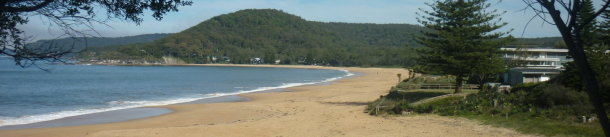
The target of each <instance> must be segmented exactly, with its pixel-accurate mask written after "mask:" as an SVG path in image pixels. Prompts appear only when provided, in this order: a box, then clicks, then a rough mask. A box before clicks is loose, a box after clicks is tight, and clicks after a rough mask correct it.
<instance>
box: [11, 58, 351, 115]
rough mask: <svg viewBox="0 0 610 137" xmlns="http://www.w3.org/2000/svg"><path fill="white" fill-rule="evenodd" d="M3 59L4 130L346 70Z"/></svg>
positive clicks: (325, 77) (301, 81) (330, 76)
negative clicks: (27, 64)
mask: <svg viewBox="0 0 610 137" xmlns="http://www.w3.org/2000/svg"><path fill="white" fill-rule="evenodd" d="M42 67H43V68H47V69H50V70H51V72H44V71H42V70H40V69H37V68H35V67H34V68H26V69H23V68H20V67H16V66H14V63H13V62H12V60H9V59H0V121H1V122H0V126H1V125H15V124H26V123H34V122H40V121H47V120H52V119H58V118H63V117H68V116H75V115H82V114H88V113H95V112H104V111H110V110H117V109H124V108H133V107H140V106H151V105H165V104H175V103H182V102H189V101H194V100H198V99H203V98H209V97H217V96H223V95H232V94H239V93H247V92H255V91H261V90H267V89H276V88H285V87H291V86H298V85H306V84H315V83H319V82H323V81H330V80H334V79H337V78H340V77H344V76H347V75H351V74H350V73H348V72H345V71H337V70H318V69H288V68H242V67H188V66H85V65H43V66H42Z"/></svg>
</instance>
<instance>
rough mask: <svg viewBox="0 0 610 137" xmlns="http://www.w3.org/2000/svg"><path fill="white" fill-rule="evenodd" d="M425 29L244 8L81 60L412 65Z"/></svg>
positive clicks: (91, 52) (86, 55)
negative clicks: (328, 20)
mask: <svg viewBox="0 0 610 137" xmlns="http://www.w3.org/2000/svg"><path fill="white" fill-rule="evenodd" d="M423 30H424V28H423V27H421V26H418V25H410V24H356V23H326V22H315V21H307V20H304V19H302V18H301V17H298V16H295V15H292V14H288V13H285V12H283V11H280V10H274V9H248V10H241V11H237V12H234V13H230V14H224V15H220V16H216V17H213V18H211V19H209V20H206V21H204V22H201V23H200V24H198V25H195V26H193V27H191V28H189V29H186V30H184V31H182V32H180V33H176V34H172V35H170V36H167V37H165V38H163V39H159V40H156V41H154V42H150V43H140V44H130V45H123V46H119V47H105V48H91V49H89V50H87V52H83V53H82V54H81V55H82V56H81V57H83V58H85V59H123V60H125V59H129V60H142V59H146V60H161V58H162V57H163V56H171V57H177V58H180V59H182V60H184V61H185V62H187V63H236V64H248V63H253V62H252V60H253V59H255V58H260V59H261V61H260V62H255V63H268V64H271V63H275V61H276V60H280V63H281V64H318V65H332V66H411V65H413V64H414V62H415V61H414V57H415V56H416V53H415V51H414V50H413V48H416V47H421V46H420V45H419V44H417V43H416V42H415V40H414V35H419V34H420V33H421V31H423Z"/></svg>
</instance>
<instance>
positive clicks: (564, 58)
mask: <svg viewBox="0 0 610 137" xmlns="http://www.w3.org/2000/svg"><path fill="white" fill-rule="evenodd" d="M502 50H503V51H504V53H503V55H502V56H503V58H504V59H506V60H507V61H515V62H517V61H520V62H521V63H520V64H521V65H519V66H517V67H513V68H510V69H509V70H508V72H506V73H504V74H503V76H502V78H503V80H504V83H503V84H508V85H515V84H518V83H530V82H542V81H548V80H549V79H550V78H551V76H553V75H557V74H559V73H560V72H561V71H562V70H563V69H564V67H563V63H566V62H570V61H572V59H571V58H568V49H542V48H502Z"/></svg>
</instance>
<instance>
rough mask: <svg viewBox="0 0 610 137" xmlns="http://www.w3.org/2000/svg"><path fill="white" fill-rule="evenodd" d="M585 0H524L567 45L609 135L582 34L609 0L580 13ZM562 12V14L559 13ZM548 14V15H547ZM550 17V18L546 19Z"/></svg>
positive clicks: (584, 6)
mask: <svg viewBox="0 0 610 137" xmlns="http://www.w3.org/2000/svg"><path fill="white" fill-rule="evenodd" d="M587 1H588V0H559V1H557V0H523V2H525V3H526V4H527V5H528V6H529V7H530V9H532V10H534V11H535V12H536V13H537V14H536V15H537V16H538V17H540V18H541V19H543V20H544V21H546V22H548V23H550V24H553V25H554V26H556V27H557V29H558V30H559V33H561V36H562V38H563V41H564V42H565V43H566V45H567V46H568V50H569V54H570V55H571V56H572V57H573V58H574V62H575V63H576V66H577V68H578V70H579V72H580V75H581V76H582V81H583V83H585V84H584V88H585V89H586V91H587V94H588V95H589V100H590V101H591V103H592V104H593V107H594V108H595V112H596V114H597V117H598V118H599V122H600V124H601V126H602V128H603V130H604V133H605V134H606V136H610V121H608V116H607V113H606V111H605V107H604V105H603V103H602V102H603V100H602V98H601V96H600V84H599V81H598V80H599V79H598V78H597V73H599V72H596V71H595V70H594V69H593V68H592V67H591V66H590V63H589V59H588V57H587V56H588V55H587V53H586V52H585V46H587V45H586V44H588V43H587V42H586V41H587V39H588V38H587V37H586V36H585V35H583V33H584V32H586V31H587V30H586V28H587V26H589V25H591V24H593V22H594V20H595V19H596V18H597V17H598V16H600V15H601V14H602V13H603V12H607V10H608V6H609V5H610V1H608V0H600V2H601V3H603V5H601V7H600V8H599V9H597V10H593V12H592V13H593V14H589V15H587V14H583V13H582V12H583V10H582V9H583V8H587ZM562 12H565V14H562ZM547 15H548V16H547ZM547 17H550V19H551V20H548V18H547Z"/></svg>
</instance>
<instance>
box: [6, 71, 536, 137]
mask: <svg viewBox="0 0 610 137" xmlns="http://www.w3.org/2000/svg"><path fill="white" fill-rule="evenodd" d="M206 66H227V65H206ZM228 66H233V67H251V66H250V65H228ZM254 67H290V68H312V69H340V70H348V71H351V72H357V73H360V74H362V75H361V76H358V77H351V78H346V79H341V80H337V81H334V82H332V84H330V85H308V86H299V87H292V88H288V89H287V90H288V91H289V92H264V93H249V94H242V95H240V96H242V97H245V98H248V99H250V100H249V101H244V102H223V103H208V104H176V105H168V106H157V107H160V108H167V109H171V110H172V111H173V112H172V113H169V114H165V115H160V116H154V117H149V118H144V119H137V120H130V121H124V122H117V123H107V124H96V125H84V126H73V127H57V128H40V129H21V130H0V136H2V137H17V136H28V137H30V136H31V137H132V136H136V137H168V136H171V137H190V136H193V137H199V136H284V137H286V136H383V137H388V136H417V137H420V136H434V137H438V136H464V137H472V136H528V135H524V134H521V133H518V132H516V131H514V130H511V129H506V128H497V127H492V126H488V125H482V124H480V123H479V122H476V121H473V120H468V119H464V118H449V117H441V116H435V115H414V116H401V117H395V116H389V117H377V116H370V115H368V114H367V113H364V109H365V107H366V105H367V104H368V102H371V101H373V100H375V99H376V98H378V97H379V96H380V95H384V94H386V93H387V92H388V90H389V89H390V87H391V86H394V85H395V84H396V83H397V81H398V80H397V77H396V74H398V73H401V74H402V76H403V78H404V77H406V76H408V71H407V70H404V69H389V68H331V67H319V66H274V65H255V66H254Z"/></svg>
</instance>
